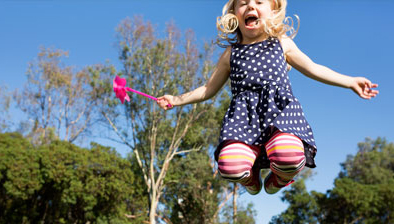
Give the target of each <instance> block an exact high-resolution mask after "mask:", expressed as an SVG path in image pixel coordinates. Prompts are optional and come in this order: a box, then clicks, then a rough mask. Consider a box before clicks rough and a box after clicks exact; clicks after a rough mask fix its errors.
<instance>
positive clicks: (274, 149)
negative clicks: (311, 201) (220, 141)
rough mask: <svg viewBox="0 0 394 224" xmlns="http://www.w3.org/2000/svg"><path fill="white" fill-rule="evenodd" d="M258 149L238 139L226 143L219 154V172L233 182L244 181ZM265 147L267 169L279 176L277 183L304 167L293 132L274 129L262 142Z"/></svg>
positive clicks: (302, 147)
mask: <svg viewBox="0 0 394 224" xmlns="http://www.w3.org/2000/svg"><path fill="white" fill-rule="evenodd" d="M260 150H261V148H260V147H258V146H251V145H247V144H244V143H238V142H237V143H232V144H229V145H226V146H225V147H223V148H222V149H221V151H220V153H219V158H218V171H219V173H220V175H221V176H222V177H223V178H225V179H228V180H230V181H233V182H240V183H244V182H247V181H248V180H249V179H250V178H249V177H250V176H251V172H252V171H251V170H252V166H253V164H254V162H255V160H256V158H257V157H258V156H259V154H260V153H261V152H260ZM265 150H266V152H267V156H268V159H269V161H270V169H271V170H272V172H273V173H274V174H276V175H277V176H278V177H279V178H277V179H278V184H281V185H286V184H287V183H288V182H289V181H290V180H292V179H293V177H294V176H295V175H296V174H297V173H299V172H300V171H301V170H302V169H303V168H304V166H305V155H304V146H303V143H302V141H301V140H300V139H299V138H298V137H297V136H295V135H292V134H288V133H282V132H280V131H276V132H275V133H274V134H273V136H272V137H271V138H270V140H269V141H268V142H267V143H266V144H265Z"/></svg>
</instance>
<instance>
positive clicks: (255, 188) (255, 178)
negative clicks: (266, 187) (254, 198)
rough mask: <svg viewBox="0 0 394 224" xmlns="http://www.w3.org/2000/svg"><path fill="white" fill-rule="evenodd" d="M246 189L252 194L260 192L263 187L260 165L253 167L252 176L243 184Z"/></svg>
mask: <svg viewBox="0 0 394 224" xmlns="http://www.w3.org/2000/svg"><path fill="white" fill-rule="evenodd" d="M242 185H243V186H244V187H245V188H246V191H247V192H248V193H249V194H251V195H256V194H258V193H260V191H261V189H262V188H263V183H262V180H261V175H260V168H259V167H258V166H254V167H252V177H251V178H250V180H249V181H248V182H247V183H244V184H242Z"/></svg>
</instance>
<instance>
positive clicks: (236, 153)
mask: <svg viewBox="0 0 394 224" xmlns="http://www.w3.org/2000/svg"><path fill="white" fill-rule="evenodd" d="M238 155H240V156H247V157H249V158H251V159H255V158H256V156H251V155H250V154H247V153H241V152H225V153H223V152H221V153H220V154H219V157H221V156H238Z"/></svg>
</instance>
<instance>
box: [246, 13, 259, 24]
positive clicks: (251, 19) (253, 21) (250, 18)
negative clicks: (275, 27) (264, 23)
mask: <svg viewBox="0 0 394 224" xmlns="http://www.w3.org/2000/svg"><path fill="white" fill-rule="evenodd" d="M259 20H260V19H259V18H257V17H256V16H253V15H252V16H247V17H246V18H245V25H246V26H247V27H253V26H256V25H257V24H258V23H259Z"/></svg>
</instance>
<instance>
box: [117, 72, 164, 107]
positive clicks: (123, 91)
mask: <svg viewBox="0 0 394 224" xmlns="http://www.w3.org/2000/svg"><path fill="white" fill-rule="evenodd" d="M113 87H114V92H115V93H116V97H117V98H119V99H120V101H121V102H122V104H123V103H124V100H125V99H126V100H127V101H129V102H130V97H129V95H127V91H130V92H134V93H137V94H140V95H142V96H145V97H148V98H150V99H152V100H155V101H157V98H155V97H153V96H150V95H148V94H146V93H142V92H140V91H137V90H134V89H132V88H130V87H126V79H122V78H120V77H119V76H116V77H115V79H114V81H113ZM167 107H169V108H171V107H172V105H171V104H168V105H167Z"/></svg>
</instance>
